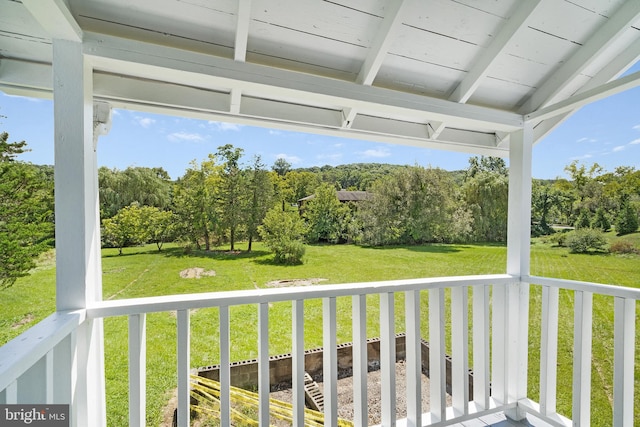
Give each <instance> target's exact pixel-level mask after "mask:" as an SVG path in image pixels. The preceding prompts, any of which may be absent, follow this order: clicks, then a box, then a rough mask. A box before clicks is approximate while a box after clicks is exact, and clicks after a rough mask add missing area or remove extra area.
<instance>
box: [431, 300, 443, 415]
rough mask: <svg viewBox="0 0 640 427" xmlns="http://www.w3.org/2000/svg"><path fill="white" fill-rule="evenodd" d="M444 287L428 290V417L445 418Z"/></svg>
mask: <svg viewBox="0 0 640 427" xmlns="http://www.w3.org/2000/svg"><path fill="white" fill-rule="evenodd" d="M444 311H445V307H444V289H430V290H429V388H430V398H431V400H430V408H431V409H430V419H431V420H432V422H436V421H438V422H439V421H444V420H445V419H446V407H447V401H446V373H445V369H446V365H445V352H446V348H445V341H444V340H445V331H444V325H445V320H444Z"/></svg>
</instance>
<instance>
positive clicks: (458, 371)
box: [451, 286, 469, 415]
mask: <svg viewBox="0 0 640 427" xmlns="http://www.w3.org/2000/svg"><path fill="white" fill-rule="evenodd" d="M451 349H452V352H451V353H452V354H451V391H452V396H451V397H452V401H453V410H454V414H456V415H467V414H468V413H469V405H468V402H469V296H468V290H467V287H466V286H458V287H455V288H452V289H451Z"/></svg>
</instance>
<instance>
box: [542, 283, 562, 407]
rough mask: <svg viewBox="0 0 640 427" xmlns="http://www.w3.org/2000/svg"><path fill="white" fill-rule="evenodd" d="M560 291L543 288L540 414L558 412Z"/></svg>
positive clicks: (547, 287)
mask: <svg viewBox="0 0 640 427" xmlns="http://www.w3.org/2000/svg"><path fill="white" fill-rule="evenodd" d="M558 296H559V289H558V288H553V287H549V286H543V287H542V301H541V304H542V313H541V316H542V323H541V331H540V332H541V333H540V413H541V414H542V415H545V416H548V415H551V414H554V413H555V412H556V386H557V375H558V369H557V363H558Z"/></svg>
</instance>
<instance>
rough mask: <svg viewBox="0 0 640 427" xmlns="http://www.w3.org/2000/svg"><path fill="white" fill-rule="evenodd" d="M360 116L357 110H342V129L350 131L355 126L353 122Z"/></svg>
mask: <svg viewBox="0 0 640 427" xmlns="http://www.w3.org/2000/svg"><path fill="white" fill-rule="evenodd" d="M357 115H358V111H357V110H356V109H355V108H345V109H343V110H342V128H344V129H349V128H350V127H351V125H352V124H353V120H354V119H355V118H356V116H357Z"/></svg>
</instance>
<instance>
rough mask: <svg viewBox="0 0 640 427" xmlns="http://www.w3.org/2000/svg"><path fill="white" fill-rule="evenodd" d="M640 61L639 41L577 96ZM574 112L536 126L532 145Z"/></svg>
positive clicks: (617, 75) (585, 86)
mask: <svg viewBox="0 0 640 427" xmlns="http://www.w3.org/2000/svg"><path fill="white" fill-rule="evenodd" d="M639 60H640V40H638V41H636V42H635V43H633V44H632V45H631V46H629V47H628V48H627V49H625V50H624V51H623V52H622V53H621V54H620V55H618V56H617V57H616V58H614V59H613V60H612V61H611V62H609V63H608V64H607V65H606V66H605V67H604V68H603V69H602V70H600V71H599V72H598V73H597V74H596V75H595V76H593V77H592V78H591V80H589V81H588V82H587V83H586V84H585V85H584V86H583V87H582V88H580V90H579V91H578V92H577V94H580V93H582V92H585V91H588V90H591V89H594V88H596V87H598V86H602V85H604V84H605V83H607V82H610V81H611V80H613V79H616V78H618V77H619V76H620V75H621V74H623V73H624V72H625V71H626V70H628V69H629V68H631V67H632V66H633V65H634V64H635V63H636V62H638V61H639ZM573 112H574V111H570V112H567V113H563V114H561V115H559V116H556V117H553V118H551V119H547V120H544V121H542V122H540V123H538V124H536V125H535V126H534V128H533V137H534V143H535V142H538V141H540V140H541V139H543V138H544V137H546V136H547V135H548V134H549V133H551V132H552V131H553V130H554V129H555V128H556V127H558V126H559V125H560V124H561V123H563V122H564V121H565V120H566V119H568V118H569V116H571V114H572V113H573Z"/></svg>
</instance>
